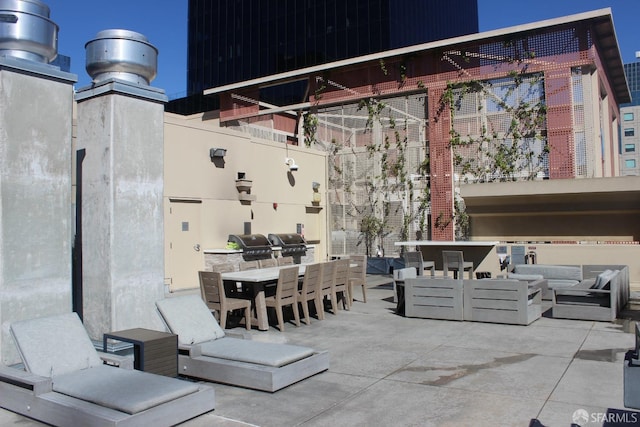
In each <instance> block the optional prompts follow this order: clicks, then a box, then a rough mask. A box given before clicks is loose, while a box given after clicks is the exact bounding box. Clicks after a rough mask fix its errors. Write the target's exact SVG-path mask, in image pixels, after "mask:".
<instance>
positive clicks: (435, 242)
mask: <svg viewBox="0 0 640 427" xmlns="http://www.w3.org/2000/svg"><path fill="white" fill-rule="evenodd" d="M499 244H500V242H499V241H493V242H485V241H480V240H478V241H475V240H410V241H408V242H395V243H394V245H395V246H496V245H499Z"/></svg>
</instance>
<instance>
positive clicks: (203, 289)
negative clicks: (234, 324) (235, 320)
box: [198, 271, 251, 330]
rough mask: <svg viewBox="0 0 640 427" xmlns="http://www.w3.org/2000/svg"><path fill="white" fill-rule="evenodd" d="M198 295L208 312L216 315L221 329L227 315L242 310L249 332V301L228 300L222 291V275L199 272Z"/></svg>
mask: <svg viewBox="0 0 640 427" xmlns="http://www.w3.org/2000/svg"><path fill="white" fill-rule="evenodd" d="M198 276H199V278H200V293H201V295H202V300H203V301H204V302H205V303H206V304H207V307H209V310H211V311H213V312H214V314H215V313H218V318H219V319H218V320H219V322H220V326H221V327H222V329H225V328H226V325H227V315H228V314H229V313H231V312H232V311H233V310H239V309H242V310H244V322H245V326H246V328H247V330H251V301H250V300H246V299H240V298H229V297H227V296H226V293H225V291H224V284H223V281H222V274H221V273H219V272H217V271H199V272H198Z"/></svg>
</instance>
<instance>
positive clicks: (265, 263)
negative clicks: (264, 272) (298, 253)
mask: <svg viewBox="0 0 640 427" xmlns="http://www.w3.org/2000/svg"><path fill="white" fill-rule="evenodd" d="M258 266H259V267H260V268H267V267H277V266H278V261H276V259H275V258H265V259H260V260H258Z"/></svg>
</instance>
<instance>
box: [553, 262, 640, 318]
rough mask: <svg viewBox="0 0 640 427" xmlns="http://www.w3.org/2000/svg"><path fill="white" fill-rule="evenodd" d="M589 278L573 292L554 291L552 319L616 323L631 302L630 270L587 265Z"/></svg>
mask: <svg viewBox="0 0 640 427" xmlns="http://www.w3.org/2000/svg"><path fill="white" fill-rule="evenodd" d="M583 273H584V276H585V278H584V279H583V280H582V281H581V282H580V283H579V284H577V285H574V286H572V287H570V288H563V289H554V291H553V310H552V312H551V313H552V316H553V317H556V318H563V319H579V320H597V321H606V322H612V321H614V320H615V319H616V318H617V317H618V315H619V313H620V311H621V310H622V309H624V308H625V306H626V305H627V303H628V302H629V294H630V290H629V267H628V266H626V265H588V266H587V265H585V266H583Z"/></svg>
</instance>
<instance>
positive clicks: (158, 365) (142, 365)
mask: <svg viewBox="0 0 640 427" xmlns="http://www.w3.org/2000/svg"><path fill="white" fill-rule="evenodd" d="M109 339H112V340H116V341H123V342H129V343H131V344H133V356H134V362H133V367H134V368H135V369H137V370H139V371H145V372H151V373H154V374H159V375H165V376H168V377H177V376H178V336H177V335H174V334H171V333H168V332H160V331H153V330H151V329H144V328H134V329H127V330H123V331H116V332H108V333H106V334H104V335H103V337H102V347H103V351H104V352H106V351H107V340H109Z"/></svg>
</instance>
